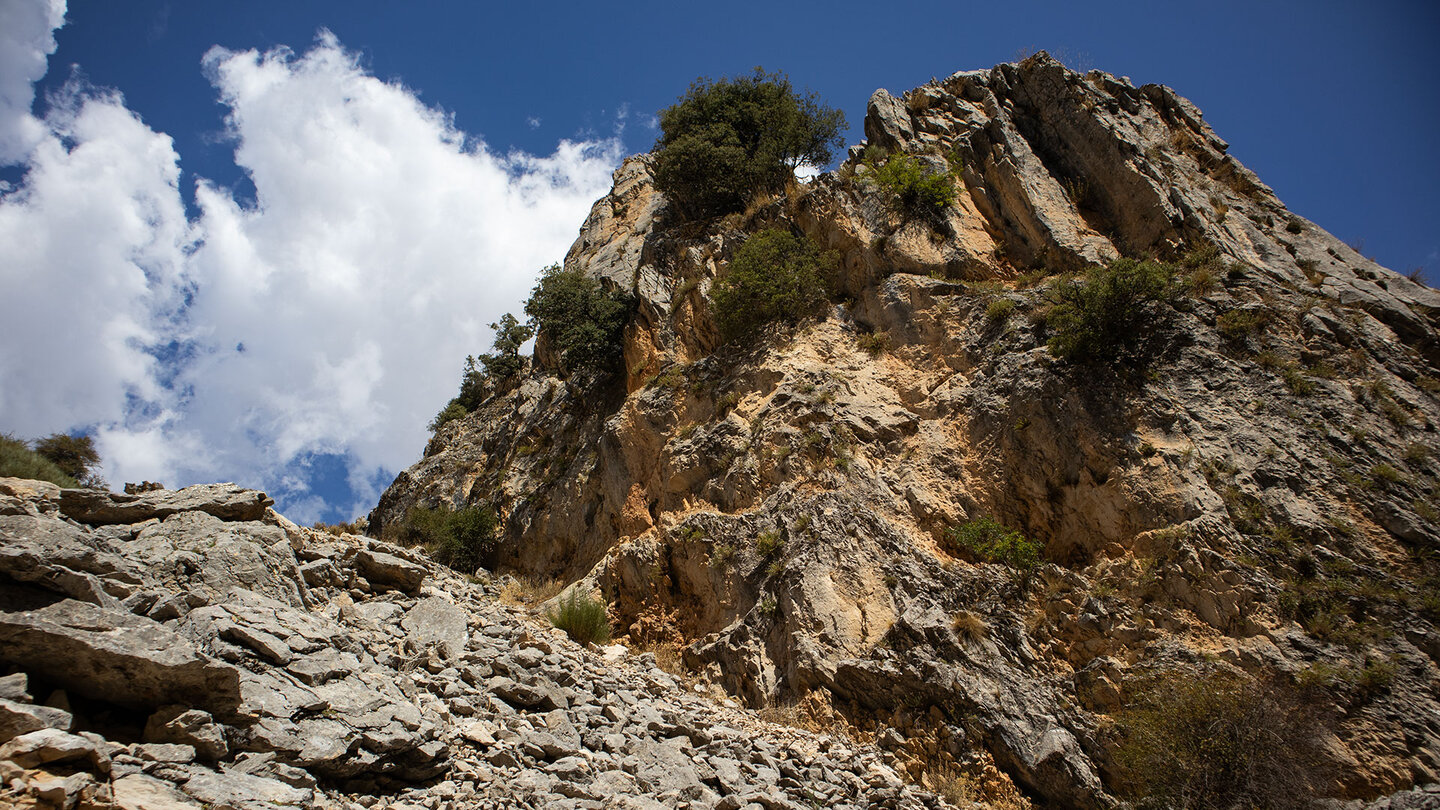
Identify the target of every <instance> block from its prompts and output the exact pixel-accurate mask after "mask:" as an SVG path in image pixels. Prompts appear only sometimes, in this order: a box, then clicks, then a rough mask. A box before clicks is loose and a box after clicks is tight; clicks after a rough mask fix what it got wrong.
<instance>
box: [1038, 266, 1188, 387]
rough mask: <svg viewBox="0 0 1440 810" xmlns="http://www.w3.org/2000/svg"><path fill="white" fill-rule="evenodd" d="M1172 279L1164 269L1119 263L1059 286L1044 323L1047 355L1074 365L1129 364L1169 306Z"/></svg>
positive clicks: (1167, 268)
mask: <svg viewBox="0 0 1440 810" xmlns="http://www.w3.org/2000/svg"><path fill="white" fill-rule="evenodd" d="M1174 274H1175V268H1174V267H1172V266H1170V265H1167V264H1162V263H1159V262H1152V261H1145V262H1137V261H1135V260H1133V259H1118V260H1116V261H1115V262H1113V263H1111V264H1110V265H1109V266H1108V267H1096V268H1093V269H1091V270H1090V272H1089V273H1087V274H1086V275H1085V278H1084V279H1083V280H1082V279H1072V280H1070V281H1062V282H1060V283H1058V284H1057V285H1056V286H1055V287H1054V289H1053V290H1052V291H1051V293H1050V303H1051V307H1050V311H1049V313H1048V314H1047V315H1046V318H1045V324H1046V326H1047V328H1049V330H1050V331H1051V332H1052V333H1053V334H1052V335H1051V337H1050V341H1049V345H1050V351H1051V353H1052V354H1054V355H1055V356H1056V357H1059V358H1062V359H1065V360H1070V361H1073V362H1077V363H1100V362H1123V361H1126V360H1129V359H1132V357H1133V356H1134V355H1135V353H1136V352H1137V350H1138V349H1140V348H1141V347H1142V346H1143V345H1144V343H1145V342H1146V340H1147V338H1148V337H1149V335H1150V333H1151V332H1152V331H1153V330H1154V329H1155V328H1156V323H1157V322H1158V321H1159V320H1160V319H1161V318H1162V317H1163V316H1164V315H1165V314H1166V311H1167V309H1168V306H1169V304H1170V302H1171V301H1172V300H1173V296H1174V294H1175V289H1174V284H1173V283H1172V279H1173V278H1174Z"/></svg>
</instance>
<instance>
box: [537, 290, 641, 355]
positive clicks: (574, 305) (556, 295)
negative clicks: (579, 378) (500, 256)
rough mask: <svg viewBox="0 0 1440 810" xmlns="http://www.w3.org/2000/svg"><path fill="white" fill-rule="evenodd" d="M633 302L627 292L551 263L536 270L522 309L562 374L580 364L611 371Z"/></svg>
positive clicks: (622, 339) (619, 348) (621, 344)
mask: <svg viewBox="0 0 1440 810" xmlns="http://www.w3.org/2000/svg"><path fill="white" fill-rule="evenodd" d="M634 307H635V302H634V299H633V297H632V296H630V295H627V294H626V293H623V292H620V291H618V290H607V289H605V288H604V286H603V285H601V283H600V282H599V281H598V280H596V279H593V278H590V277H589V276H587V275H585V274H584V273H582V272H580V271H579V270H565V269H562V268H561V267H560V265H558V264H556V265H551V266H550V267H547V268H545V269H544V270H543V271H541V274H540V283H539V284H537V285H535V289H534V290H532V291H531V293H530V300H528V301H526V302H525V314H527V315H529V316H530V319H531V323H532V324H533V325H534V327H535V331H536V334H538V335H539V337H540V339H542V340H544V341H547V342H548V344H549V346H550V348H551V349H553V350H554V352H555V354H556V355H557V356H558V357H559V359H560V366H561V369H560V370H561V372H562V373H564V374H567V375H568V374H573V373H575V372H576V371H580V370H582V369H587V370H595V371H611V370H613V369H614V368H615V367H616V365H618V364H619V362H620V358H621V355H622V349H623V348H624V335H625V325H626V324H627V323H628V322H629V321H630V314H631V312H632V311H633V310H634Z"/></svg>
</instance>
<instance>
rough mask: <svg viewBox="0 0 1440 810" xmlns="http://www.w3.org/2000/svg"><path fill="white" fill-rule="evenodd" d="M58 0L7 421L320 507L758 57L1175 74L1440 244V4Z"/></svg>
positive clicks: (354, 482) (840, 100) (1212, 105)
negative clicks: (640, 167)
mask: <svg viewBox="0 0 1440 810" xmlns="http://www.w3.org/2000/svg"><path fill="white" fill-rule="evenodd" d="M62 5H63V4H62ZM60 13H62V7H61V5H57V0H0V32H3V33H0V163H3V164H4V166H3V167H0V180H3V181H5V182H6V183H7V184H8V185H7V186H6V189H7V190H6V191H5V192H4V196H3V197H0V239H3V240H7V242H8V244H7V245H6V247H5V248H4V250H5V253H6V254H8V259H7V260H6V261H5V262H4V264H3V265H0V281H3V282H4V285H5V287H6V288H7V290H9V291H10V292H11V294H10V295H7V296H5V298H6V301H7V302H8V303H4V302H0V317H5V318H8V320H9V322H10V323H11V325H12V327H11V329H7V335H6V337H5V341H4V343H3V344H0V431H9V432H13V433H16V434H18V435H22V436H35V435H42V434H45V433H49V432H52V431H56V430H84V431H89V432H92V433H94V434H95V435H96V436H97V438H98V439H99V440H100V445H101V449H102V452H103V453H104V455H105V456H106V473H107V474H108V475H109V477H110V478H111V482H112V483H113V484H115V485H116V486H118V485H119V484H120V483H121V482H122V481H126V480H140V479H141V478H150V479H159V480H163V481H165V482H166V483H167V484H170V485H182V484H187V483H195V482H198V481H202V480H212V479H234V480H238V481H241V482H242V483H246V484H250V485H253V486H260V487H264V488H266V489H267V490H269V491H271V493H272V494H274V495H276V496H277V499H278V500H279V501H280V504H281V506H282V508H284V509H286V510H287V511H288V512H289V513H290V514H292V516H294V517H296V518H297V519H300V520H304V521H307V522H308V521H310V520H314V519H322V518H323V519H326V520H338V519H345V518H349V517H351V516H353V515H356V514H360V513H363V512H364V511H365V510H366V509H368V507H369V506H370V505H371V504H373V501H374V498H375V496H376V494H377V493H378V490H379V489H380V488H382V487H383V486H384V484H385V483H388V481H389V480H390V478H392V477H393V475H394V473H395V472H396V471H398V470H399V469H401V468H403V467H404V466H406V465H407V464H409V463H411V462H413V461H414V460H416V459H418V457H419V455H420V452H421V450H422V448H423V444H424V440H425V436H426V434H425V429H424V425H425V423H426V422H427V421H428V420H429V418H430V416H432V415H433V414H434V412H435V411H436V410H438V408H439V407H440V406H441V405H443V403H444V401H445V399H447V398H448V397H449V396H450V395H451V394H453V392H454V389H455V387H456V384H457V382H458V377H459V372H460V366H461V363H462V361H463V358H464V356H465V355H466V354H467V353H473V352H478V351H483V350H484V349H485V348H486V347H487V346H488V343H489V330H488V329H487V328H486V324H488V323H490V322H491V321H493V320H495V319H496V318H497V317H498V316H499V315H500V314H501V313H503V312H505V311H516V310H518V307H519V305H520V302H521V301H522V300H523V298H524V295H525V292H526V290H528V288H529V286H530V285H531V284H532V283H533V277H534V274H535V272H536V270H538V268H539V267H542V266H544V265H545V264H547V263H549V262H551V261H555V260H558V259H559V258H561V257H562V256H563V254H564V251H565V249H566V248H567V247H568V245H569V242H570V240H571V239H573V237H574V235H575V233H576V231H577V229H578V228H579V225H580V223H581V221H582V220H583V218H584V215H585V212H586V211H587V210H588V207H589V203H590V202H591V201H593V199H594V198H595V197H598V196H599V195H600V194H602V193H603V192H604V190H605V188H606V186H607V185H608V182H607V179H608V172H609V170H610V169H612V168H613V167H614V165H615V164H616V163H617V161H618V160H619V158H620V157H621V156H623V155H624V154H628V153H633V152H638V151H643V150H645V149H648V148H649V147H650V145H651V144H652V143H653V141H654V138H655V134H656V133H655V131H654V129H653V118H652V117H653V115H654V113H655V112H656V111H657V110H659V109H660V108H662V107H664V106H665V105H667V104H669V103H671V102H673V101H674V99H675V98H676V96H678V95H680V94H681V93H683V92H684V90H685V89H686V87H687V86H688V85H689V83H690V82H691V81H692V80H693V79H694V78H695V77H697V76H701V75H708V76H722V75H732V74H736V73H740V72H745V71H748V70H749V69H750V68H751V67H753V66H756V65H763V66H765V67H766V68H768V69H771V70H783V71H785V72H787V73H788V74H789V75H790V77H791V79H792V80H793V81H794V83H795V84H796V85H798V86H801V87H806V88H809V89H812V90H815V91H817V92H818V93H819V94H820V95H821V96H823V97H824V98H825V99H826V100H827V101H828V102H829V103H831V104H833V105H835V106H837V107H840V108H842V109H844V110H845V112H846V114H847V116H848V118H849V120H850V124H851V130H850V140H851V141H852V142H855V141H858V140H859V139H860V138H861V137H862V133H861V127H860V125H861V122H862V120H863V115H864V106H865V102H866V100H867V98H868V97H869V94H870V93H871V92H872V91H873V90H874V89H875V88H877V87H886V88H888V89H890V90H892V91H895V92H899V91H903V90H905V89H908V88H910V87H913V86H916V85H918V84H921V83H923V82H925V81H926V80H928V79H930V78H931V77H940V76H945V75H948V74H949V73H951V72H954V71H956V70H968V69H975V68H983V67H989V66H991V65H993V64H995V63H997V62H1003V61H1011V60H1013V59H1015V58H1017V57H1018V56H1023V55H1024V54H1026V53H1028V52H1031V51H1034V50H1038V49H1042V48H1043V49H1048V50H1050V51H1051V53H1053V54H1055V55H1056V56H1057V57H1059V58H1060V59H1062V61H1064V62H1066V64H1068V65H1070V66H1071V67H1077V68H1081V69H1089V68H1099V69H1102V70H1106V71H1109V72H1111V73H1115V74H1118V75H1125V76H1129V77H1130V78H1131V79H1132V80H1133V81H1134V82H1135V83H1137V84H1140V83H1145V82H1159V83H1163V84H1168V85H1170V86H1171V87H1174V88H1175V89H1176V90H1177V91H1179V92H1180V93H1181V94H1182V95H1184V96H1186V97H1188V98H1189V99H1191V100H1192V101H1194V102H1195V103H1196V104H1197V105H1198V106H1199V107H1200V108H1201V109H1202V110H1203V111H1204V112H1205V116H1206V119H1207V120H1208V121H1209V122H1210V124H1211V125H1212V126H1213V127H1214V128H1215V130H1216V131H1217V132H1218V133H1219V134H1220V135H1221V137H1224V138H1226V139H1227V140H1228V141H1229V142H1230V143H1231V150H1232V153H1233V154H1235V155H1236V156H1237V157H1238V158H1239V159H1240V160H1241V161H1242V162H1244V163H1245V164H1246V165H1247V166H1249V167H1250V168H1252V169H1253V170H1255V171H1256V172H1257V173H1258V174H1259V175H1260V177H1261V178H1262V179H1263V180H1264V181H1265V182H1267V183H1269V184H1270V185H1271V186H1272V187H1274V188H1275V190H1276V192H1277V193H1278V194H1279V195H1280V197H1281V199H1282V200H1284V201H1285V202H1286V203H1287V204H1288V205H1289V206H1290V207H1291V209H1292V210H1294V211H1296V212H1297V213H1299V214H1301V215H1303V216H1305V217H1307V218H1310V219H1312V220H1314V221H1316V222H1318V223H1319V224H1320V225H1321V226H1322V227H1325V228H1326V229H1328V230H1330V231H1331V232H1333V233H1335V234H1336V235H1337V236H1339V237H1340V238H1342V239H1345V240H1347V241H1350V242H1352V243H1355V242H1360V241H1363V243H1364V246H1363V250H1364V252H1365V253H1367V254H1368V255H1372V256H1374V257H1375V258H1376V259H1377V260H1378V261H1380V262H1381V263H1382V264H1385V265H1386V266H1389V267H1392V268H1394V269H1397V270H1400V271H1402V272H1405V271H1409V270H1411V269H1413V268H1416V267H1424V268H1425V269H1426V271H1427V274H1428V276H1429V277H1430V278H1432V279H1433V278H1435V277H1436V276H1437V275H1440V228H1437V227H1436V223H1437V222H1440V202H1437V196H1436V194H1435V189H1436V188H1437V187H1440V156H1437V152H1436V150H1435V148H1434V145H1433V141H1434V135H1435V133H1436V132H1437V131H1440V128H1437V124H1440V120H1437V119H1440V94H1437V93H1436V92H1435V91H1434V81H1435V79H1436V78H1437V76H1436V73H1437V70H1436V68H1435V67H1434V63H1433V59H1432V54H1433V43H1434V41H1435V39H1436V35H1437V34H1440V4H1434V3H1428V2H1413V3H1401V2H1371V3H1365V4H1357V3H1338V2H1250V3H1226V2H1208V3H1203V4H1194V5H1184V6H1182V5H1181V4H1178V3H1153V2H1150V3H1110V4H1103V5H1097V4H1075V3H994V2H987V3H962V2H953V1H952V2H945V3H910V4H903V3H902V4H895V5H892V6H891V7H889V8H887V9H883V10H882V9H881V8H880V7H878V6H875V5H874V4H873V3H870V4H859V3H846V2H832V3H825V4H800V3H785V2H781V3H776V2H773V1H772V2H768V3H746V2H732V3H727V4H724V5H706V6H699V5H696V4H684V3H673V2H669V3H646V2H635V3H626V4H595V3H558V4H549V5H546V6H539V7H532V6H525V5H523V4H480V3H440V2H418V3H407V4H398V3H393V2H353V1H352V2H343V3H341V2H326V1H324V0H307V1H306V2H300V3H297V2H293V0H291V1H290V2H271V1H270V0H257V1H254V2H247V3H243V4H240V3H215V2H206V3H177V2H159V1H158V0H156V1H153V2H152V1H151V0H127V2H123V3H118V2H111V1H110V0H84V1H83V2H81V1H79V0H77V1H76V2H72V3H70V4H69V6H68V8H63V20H64V23H63V25H58V27H56V25H57V24H58V23H59V20H60V16H59V15H60ZM52 31H53V42H54V45H53V48H52V47H51V45H50V42H49V38H50V36H51V34H52ZM52 50H53V52H51V51H52ZM47 53H48V54H49V56H48V60H47V59H45V58H43V57H44V56H45V54H47ZM32 82H35V83H34V85H33V87H32V84H31V83H32ZM32 90H33V95H31V92H32ZM32 99H33V103H32ZM0 244H6V242H0ZM59 323H67V327H66V328H63V329H61V328H57V324H59ZM75 324H79V325H78V326H75ZM22 326H25V327H27V329H24V330H22V329H21V327H22ZM41 334H43V335H44V338H43V339H42V338H41V337H40V335H41ZM57 364H59V365H60V368H59V371H58V372H57Z"/></svg>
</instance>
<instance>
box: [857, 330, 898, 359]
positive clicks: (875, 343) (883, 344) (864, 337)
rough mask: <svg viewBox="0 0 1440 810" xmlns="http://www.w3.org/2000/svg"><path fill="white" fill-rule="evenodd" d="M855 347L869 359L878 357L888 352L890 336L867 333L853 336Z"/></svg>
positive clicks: (881, 333)
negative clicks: (868, 356) (869, 357)
mask: <svg viewBox="0 0 1440 810" xmlns="http://www.w3.org/2000/svg"><path fill="white" fill-rule="evenodd" d="M855 345H856V346H859V347H860V351H862V352H865V353H866V354H868V355H870V356H871V357H879V356H880V355H882V354H884V353H885V352H887V351H889V350H890V336H889V335H887V334H885V333H884V332H869V333H865V334H860V335H856V336H855Z"/></svg>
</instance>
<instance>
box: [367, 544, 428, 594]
mask: <svg viewBox="0 0 1440 810" xmlns="http://www.w3.org/2000/svg"><path fill="white" fill-rule="evenodd" d="M355 567H356V568H357V569H358V570H359V571H360V574H361V576H363V577H365V579H367V580H369V581H370V584H372V585H378V586H380V587H381V588H393V589H395V590H399V591H404V592H405V593H416V592H418V591H419V590H420V583H422V582H424V581H425V568H424V566H420V565H416V564H415V563H412V562H408V561H406V560H402V559H401V558H399V557H396V556H395V555H394V554H386V553H385V552H383V551H373V550H371V549H363V550H362V551H360V553H358V554H356V555H355Z"/></svg>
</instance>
